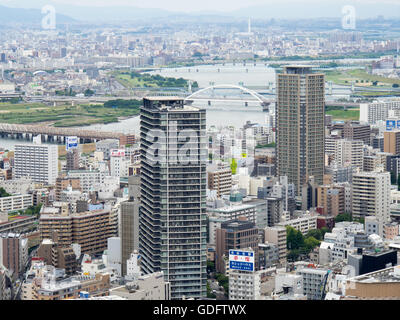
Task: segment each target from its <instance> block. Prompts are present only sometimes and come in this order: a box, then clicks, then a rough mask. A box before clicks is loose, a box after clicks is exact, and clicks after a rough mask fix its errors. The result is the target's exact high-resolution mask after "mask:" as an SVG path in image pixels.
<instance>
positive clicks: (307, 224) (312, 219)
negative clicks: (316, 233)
mask: <svg viewBox="0 0 400 320" xmlns="http://www.w3.org/2000/svg"><path fill="white" fill-rule="evenodd" d="M277 225H278V226H282V227H287V226H291V227H293V228H295V229H296V230H299V231H300V232H301V233H302V234H303V235H306V234H307V232H308V231H310V230H313V229H317V216H316V215H315V216H313V215H310V214H305V215H303V216H302V217H299V218H296V219H291V220H287V221H283V222H279V223H278V224H277Z"/></svg>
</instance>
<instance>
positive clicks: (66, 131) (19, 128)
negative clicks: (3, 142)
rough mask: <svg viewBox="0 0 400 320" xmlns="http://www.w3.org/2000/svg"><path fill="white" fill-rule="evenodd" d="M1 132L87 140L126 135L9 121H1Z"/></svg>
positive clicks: (117, 137) (115, 137) (116, 137)
mask: <svg viewBox="0 0 400 320" xmlns="http://www.w3.org/2000/svg"><path fill="white" fill-rule="evenodd" d="M0 134H13V135H21V134H31V135H39V134H42V135H47V136H56V137H69V136H77V137H78V138H81V139H87V140H104V139H119V138H121V137H123V136H124V134H123V133H118V132H104V131H94V130H83V129H76V128H55V127H50V126H45V125H21V124H8V123H0Z"/></svg>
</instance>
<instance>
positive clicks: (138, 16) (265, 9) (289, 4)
mask: <svg viewBox="0 0 400 320" xmlns="http://www.w3.org/2000/svg"><path fill="white" fill-rule="evenodd" d="M216 1H218V0H216ZM1 4H6V5H7V6H13V8H10V7H5V6H0V23H1V22H3V23H4V22H7V23H9V22H27V23H34V22H36V21H38V20H39V21H41V19H42V17H43V15H42V14H41V8H42V7H43V6H44V5H48V4H50V5H53V6H54V7H55V9H56V12H57V23H65V22H73V21H74V20H76V21H80V22H91V23H93V22H98V23H101V22H116V21H118V22H122V21H132V20H143V19H146V20H147V21H148V19H156V18H160V19H161V18H167V17H171V16H174V17H175V18H176V19H177V20H179V19H188V18H190V17H193V18H194V17H197V18H199V17H203V18H205V17H209V18H210V19H215V20H218V19H217V17H221V19H223V20H226V19H229V18H230V19H232V18H234V19H237V18H248V17H251V18H253V19H272V18H275V19H310V18H321V17H323V18H335V17H337V18H339V19H340V18H341V16H342V8H343V6H345V5H354V7H355V8H356V17H357V18H361V19H364V18H370V17H377V16H384V17H385V18H395V17H397V18H400V1H398V2H395V1H392V2H387V1H376V2H375V3H372V2H371V1H368V0H363V1H359V0H335V1H325V2H324V1H320V2H316V1H315V0H314V1H312V0H302V1H299V0H286V1H280V0H269V1H268V5H262V6H252V7H247V8H243V9H240V10H234V11H229V9H227V11H225V12H218V11H211V10H208V11H202V12H193V13H183V12H173V11H168V10H163V9H151V8H137V7H131V6H125V7H122V6H115V7H114V6H107V7H95V6H75V5H69V4H59V3H54V2H52V1H51V0H34V1H32V0H18V3H14V2H10V1H6V0H0V5H1ZM25 8H32V9H25ZM155 21H156V20H155Z"/></svg>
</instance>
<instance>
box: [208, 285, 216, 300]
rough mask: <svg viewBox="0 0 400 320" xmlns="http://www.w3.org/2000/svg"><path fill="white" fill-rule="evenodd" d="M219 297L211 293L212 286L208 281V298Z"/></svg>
mask: <svg viewBox="0 0 400 320" xmlns="http://www.w3.org/2000/svg"><path fill="white" fill-rule="evenodd" d="M216 297H217V296H216V295H215V294H214V293H212V292H211V288H210V284H209V283H208V281H207V298H211V299H215V298H216Z"/></svg>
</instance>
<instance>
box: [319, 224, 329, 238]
mask: <svg viewBox="0 0 400 320" xmlns="http://www.w3.org/2000/svg"><path fill="white" fill-rule="evenodd" d="M320 231H321V240H323V239H324V237H325V233H327V232H330V231H331V230H330V229H329V228H328V227H322V228H321V229H320Z"/></svg>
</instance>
